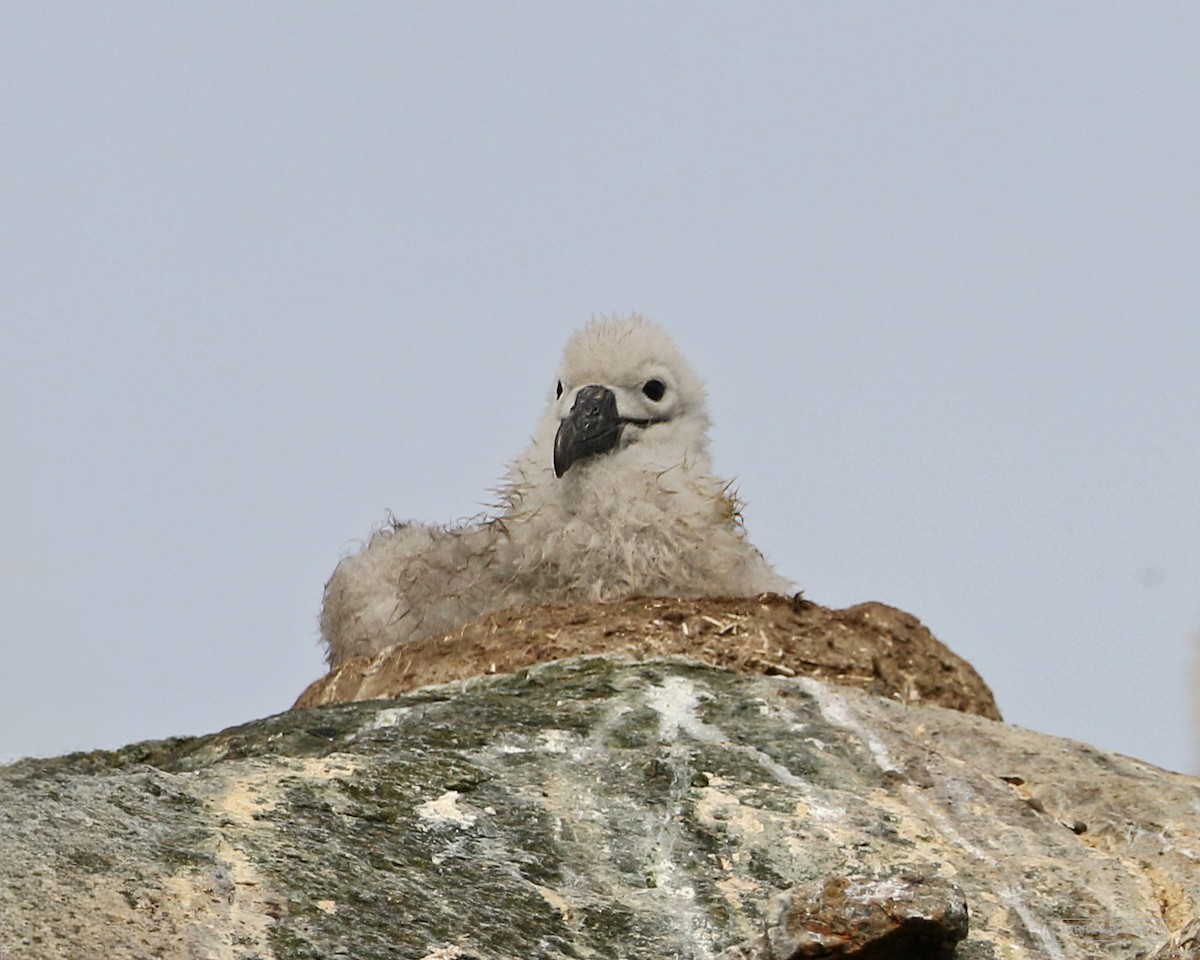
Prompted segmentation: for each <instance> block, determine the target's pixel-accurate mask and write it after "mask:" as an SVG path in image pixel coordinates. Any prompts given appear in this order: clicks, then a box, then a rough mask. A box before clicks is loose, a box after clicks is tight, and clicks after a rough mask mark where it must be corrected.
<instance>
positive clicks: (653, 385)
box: [642, 380, 667, 403]
mask: <svg viewBox="0 0 1200 960" xmlns="http://www.w3.org/2000/svg"><path fill="white" fill-rule="evenodd" d="M666 392H667V387H666V384H664V383H663V382H662V381H661V380H647V381H646V383H645V384H644V385H643V386H642V393H644V394H645V395H646V396H647V397H649V398H650V399H651V400H653V401H654V402H655V403H657V402H658V401H659V400H661V399H662V398H663V394H665V393H666Z"/></svg>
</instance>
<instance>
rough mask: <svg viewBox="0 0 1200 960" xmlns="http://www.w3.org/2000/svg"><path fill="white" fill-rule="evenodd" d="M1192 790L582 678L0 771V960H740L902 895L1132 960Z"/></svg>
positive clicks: (1027, 754) (766, 701) (710, 680)
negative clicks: (942, 897)
mask: <svg viewBox="0 0 1200 960" xmlns="http://www.w3.org/2000/svg"><path fill="white" fill-rule="evenodd" d="M1197 796H1200V793H1198V791H1197V784H1196V781H1193V780H1189V779H1188V778H1183V777H1177V776H1174V775H1171V774H1167V773H1165V772H1163V771H1158V770H1155V769H1154V768H1152V767H1149V766H1147V765H1145V764H1139V763H1137V762H1136V761H1130V760H1127V759H1126V758H1121V757H1115V756H1112V755H1107V754H1101V753H1099V752H1097V751H1095V750H1093V749H1091V748H1086V747H1084V746H1083V745H1080V744H1074V743H1071V742H1069V741H1062V740H1055V739H1053V738H1048V737H1040V736H1038V735H1036V734H1032V733H1029V732H1028V731H1021V730H1017V729H1015V728H1011V727H1006V726H1005V725H1003V724H1000V723H996V722H994V721H990V720H985V719H982V718H978V717H969V716H966V715H963V714H960V713H957V712H953V711H947V710H942V709H939V708H932V707H931V708H909V707H904V706H901V705H899V704H896V703H892V702H889V701H885V700H881V699H878V698H875V697H872V696H869V695H866V694H862V693H857V692H853V691H847V690H841V689H836V688H833V687H828V686H825V685H823V684H821V683H819V682H816V681H812V680H788V679H781V678H766V677H753V676H746V675H740V674H734V673H728V672H725V671H722V670H719V669H715V668H712V667H710V666H703V665H698V664H695V663H690V662H686V661H678V660H668V661H652V662H645V663H631V662H628V661H624V660H619V659H617V660H614V659H607V658H600V657H595V658H580V659H576V660H571V661H562V662H558V663H554V664H549V665H546V666H543V667H537V668H531V669H528V670H523V671H521V672H520V673H518V674H513V675H509V676H500V677H495V678H488V679H477V680H472V681H468V682H459V683H456V684H453V685H448V686H446V687H441V688H436V689H428V690H424V691H418V692H416V693H413V694H409V695H406V696H404V697H402V698H399V699H396V700H388V701H371V702H363V703H349V704H339V705H336V706H329V707H321V708H314V709H310V710H302V711H295V712H291V713H287V714H282V715H280V716H277V717H269V718H267V719H265V720H261V721H257V722H255V723H251V724H245V725H242V726H239V727H236V728H232V729H230V730H226V731H223V732H221V733H218V734H213V735H211V736H207V737H197V738H177V739H173V740H166V741H158V742H154V743H146V744H137V745H133V746H130V747H126V748H123V749H121V750H117V751H110V752H94V753H88V754H75V755H72V756H69V757H61V758H55V759H51V760H26V761H22V762H20V763H18V764H14V765H12V766H9V767H7V768H3V769H0V956H5V960H8V957H12V958H16V957H20V958H22V960H24V958H31V960H42V958H47V960H48V958H53V960H61V958H72V957H80V958H83V957H87V958H91V957H95V956H105V957H111V958H114V960H120V958H126V957H128V958H134V957H138V958H141V957H162V958H174V957H180V958H184V957H186V958H192V957H213V958H237V960H242V958H260V957H275V958H300V957H314V958H316V957H321V958H326V957H339V956H344V957H353V958H356V960H374V958H385V957H386V958H412V960H422V958H424V960H428V958H438V960H454V958H462V957H479V958H514V957H520V958H522V960H525V958H561V957H588V958H590V957H613V958H617V957H646V958H651V957H652V958H655V960H658V958H662V957H669V956H678V957H694V958H707V957H713V956H715V955H716V954H718V953H720V952H721V951H730V953H729V954H728V956H730V957H734V956H736V957H739V958H750V960H757V958H759V957H765V956H766V955H767V954H764V953H762V952H761V950H762V949H766V948H764V947H761V944H765V943H769V942H778V937H776V938H775V940H772V939H771V938H772V937H773V936H775V934H772V933H771V930H772V929H774V928H772V926H771V924H772V923H773V922H776V921H773V920H772V917H774V916H776V915H777V914H779V911H780V909H782V908H780V907H779V906H778V904H779V903H780V900H779V898H780V897H786V896H787V895H788V891H790V890H793V889H796V890H799V889H810V888H812V889H818V890H820V889H825V886H827V885H828V882H829V879H830V878H839V877H850V876H851V875H854V876H858V875H859V874H862V875H864V876H867V875H869V876H871V877H876V878H878V877H886V876H890V875H891V873H894V872H896V871H901V872H904V873H905V875H908V874H910V873H911V874H913V875H919V876H921V877H924V878H927V880H922V881H921V882H922V883H926V882H927V884H928V889H927V890H926V893H925V894H923V896H925V900H924V901H922V902H928V901H929V898H930V897H934V898H936V896H937V895H938V894H937V891H939V890H941V889H943V887H940V886H938V884H948V885H951V886H945V887H944V889H946V890H951V889H953V890H954V891H957V892H956V893H955V894H954V895H955V896H958V895H959V893H958V892H961V894H962V895H963V896H965V899H966V903H967V904H968V905H969V909H970V916H971V931H970V933H969V934H968V936H967V938H966V939H965V940H964V941H963V942H962V943H961V944H959V946H958V953H957V954H956V956H958V957H960V958H969V960H974V958H980V960H982V958H985V957H990V956H1004V955H1006V951H1007V952H1012V951H1015V952H1017V953H1020V954H1021V955H1023V956H1032V957H1037V956H1063V957H1087V956H1094V955H1098V954H1097V953H1096V952H1095V951H1096V947H1097V938H1096V935H1095V932H1094V931H1095V930H1097V929H1100V928H1099V927H1098V926H1093V927H1092V928H1088V927H1087V926H1085V925H1084V924H1081V923H1078V922H1076V918H1079V917H1084V918H1092V919H1093V920H1094V921H1095V922H1096V923H1098V922H1099V921H1098V920H1096V918H1103V920H1104V923H1105V924H1106V926H1105V927H1104V928H1103V929H1104V930H1105V931H1112V930H1117V929H1119V931H1120V936H1121V937H1122V938H1124V939H1123V941H1122V942H1123V944H1124V945H1125V946H1128V947H1129V951H1128V952H1130V953H1132V951H1133V950H1134V949H1136V948H1137V947H1139V946H1141V945H1145V944H1150V943H1152V942H1154V941H1156V940H1162V939H1165V938H1166V936H1167V935H1168V934H1169V933H1170V932H1171V931H1172V930H1175V929H1178V928H1179V927H1181V926H1182V925H1183V923H1184V922H1186V920H1187V919H1188V916H1187V915H1188V913H1189V911H1191V912H1192V913H1195V912H1197V911H1196V903H1197V900H1198V899H1200V879H1198V877H1197V875H1196V872H1195V870H1194V864H1195V860H1194V859H1193V858H1194V857H1195V856H1196V851H1197V850H1200V840H1198V839H1197V828H1196V822H1195V813H1194V811H1195V806H1194V805H1195V804H1196V803H1197V799H1196V798H1197ZM1076 821H1086V823H1087V824H1088V828H1087V830H1086V832H1083V833H1079V832H1077V831H1076V829H1074V828H1073V825H1074V824H1075V823H1076ZM1139 825H1142V826H1144V827H1145V829H1143V830H1142V831H1141V832H1140V833H1139V832H1138V830H1139ZM1122 831H1124V833H1122ZM1121 836H1124V837H1126V838H1128V839H1127V840H1125V841H1121V842H1118V838H1119V837H1121ZM889 871H890V872H889ZM856 882H857V881H856ZM873 882H874V881H873ZM886 882H887V881H886V880H879V881H877V885H878V884H879V883H882V884H884V885H885V886H884V887H883V888H881V889H886ZM822 885H825V886H822ZM842 887H844V888H846V889H852V888H854V885H853V884H852V883H851V882H850V881H849V880H846V881H845V882H844V883H843V884H842ZM830 889H834V888H830ZM837 889H842V888H841V887H839V888H837ZM922 889H925V888H922ZM929 891H932V893H930V892H929ZM947 896H949V894H947ZM822 902H823V903H826V902H833V901H832V900H830V899H829V898H828V897H826V899H825V900H824V901H822ZM773 904H774V905H775V906H772V905H773ZM788 909H789V910H791V911H792V913H790V914H788V916H791V917H793V918H794V917H795V915H796V914H795V910H797V909H799V907H797V906H796V905H795V904H791V905H790V906H788ZM931 909H932V908H931ZM772 911H774V912H772ZM780 915H782V914H780ZM947 915H953V916H954V917H958V916H959V914H958V913H955V912H954V910H949V913H948V914H947ZM956 922H957V921H956ZM1118 923H1119V927H1118V926H1117V924H1118ZM901 933H903V931H901ZM888 935H889V936H890V935H896V936H899V935H901V934H894V933H893V934H888ZM1122 949H1123V948H1122ZM755 951H759V952H758V953H756V952H755Z"/></svg>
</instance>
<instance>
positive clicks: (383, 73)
mask: <svg viewBox="0 0 1200 960" xmlns="http://www.w3.org/2000/svg"><path fill="white" fill-rule="evenodd" d="M1198 49H1200V8H1198V7H1197V6H1196V5H1194V4H1185V3H1155V4H1136V5H1135V4H1125V3H1121V4H1117V3H1091V4H1066V3H1062V4H1054V3H1005V4H991V5H984V4H957V3H938V4H919V3H918V4H903V5H895V4H887V3H875V4H869V3H867V4H834V3H822V4H815V3H804V4H801V3H788V4H784V3H778V4H760V3H745V4H733V3H729V4H719V5H718V4H711V3H693V2H688V3H656V4H644V3H629V4H621V3H606V4H603V5H589V6H584V5H582V4H562V3H541V4H529V3H525V4H521V3H510V4H491V3H479V4H467V3H455V4H433V3H431V4H423V5H416V4H365V3H336V4H334V3H330V4H326V5H314V4H305V3H293V2H289V3H256V4H244V3H240V2H239V3H211V2H208V3H203V4H191V5H177V4H171V5H164V4H158V3H121V4H88V3H82V2H80V3H59V4H55V3H42V2H39V3H21V4H17V3H14V4H6V5H5V6H4V22H3V29H2V30H0V191H2V200H3V203H2V212H0V232H2V233H0V244H2V254H0V317H2V322H3V335H2V340H0V352H2V357H3V359H2V367H0V377H2V381H0V384H2V391H3V392H2V397H0V399H2V407H0V417H2V420H0V423H2V430H3V433H2V438H0V439H2V445H0V458H2V459H0V469H2V488H0V495H2V511H3V519H2V523H3V526H2V528H0V534H2V538H3V564H4V566H3V576H2V578H0V583H2V588H0V589H2V591H3V593H2V595H0V600H2V602H3V618H2V621H0V622H2V623H3V663H2V666H0V757H7V758H10V759H11V758H13V757H16V756H19V755H23V754H54V753H59V752H62V751H66V750H73V749H81V748H90V747H95V746H115V745H118V744H121V743H123V742H127V741H132V740H136V739H145V738H151V737H163V736H168V735H174V734H191V733H204V732H209V731H213V730H216V729H218V728H220V727H223V726H227V725H230V724H234V723H237V722H241V721H245V720H249V719H252V718H256V717H260V716H263V715H266V714H269V713H273V712H277V711H280V710H283V709H285V708H287V707H288V706H289V705H290V704H291V702H292V700H293V699H294V698H295V697H296V696H297V695H298V694H299V693H300V691H301V690H302V689H303V688H304V686H305V685H306V684H307V683H308V682H309V681H311V680H313V679H315V678H316V677H317V676H319V675H320V674H321V672H322V659H321V654H320V651H319V648H318V644H317V626H316V618H317V612H318V608H319V603H320V596H321V588H322V586H323V584H324V581H325V579H326V577H327V576H328V574H329V573H330V571H331V570H332V568H333V566H334V564H335V563H336V561H337V559H338V558H339V556H340V555H342V553H343V552H345V551H346V550H348V549H350V548H351V547H352V545H353V544H354V542H355V540H356V539H358V538H361V537H364V536H365V535H366V534H368V533H369V531H370V530H371V528H372V527H373V525H375V524H376V523H378V522H379V521H380V520H382V519H383V518H384V516H385V515H386V513H387V511H388V510H392V511H394V512H395V513H396V514H397V515H398V516H399V517H402V518H415V519H421V520H451V519H454V518H457V517H463V516H467V515H470V514H474V513H476V512H477V511H478V510H479V509H480V504H481V503H483V502H485V501H486V500H487V499H488V488H489V487H490V486H491V485H492V484H493V483H494V482H495V481H496V480H497V479H498V478H499V476H500V475H501V472H502V470H503V465H504V463H505V461H506V460H508V459H509V458H511V457H513V456H515V455H516V454H517V453H518V452H519V451H520V450H521V449H522V448H523V447H524V445H525V443H526V441H527V440H528V437H529V435H530V433H531V431H532V429H533V426H534V423H535V421H536V419H537V417H538V414H539V412H540V410H541V408H542V404H543V402H544V400H545V398H546V397H547V395H548V391H549V390H550V388H551V387H552V386H553V383H554V371H555V366H556V364H557V362H558V357H559V353H560V351H561V348H562V345H563V343H564V341H565V340H566V338H567V336H568V335H569V333H570V331H571V330H572V329H574V328H575V327H577V326H578V325H579V324H580V323H582V322H583V321H585V320H586V319H587V318H589V317H590V316H592V315H593V314H596V313H603V312H628V311H632V310H639V311H642V312H644V313H645V314H647V315H648V316H650V317H652V318H653V319H656V320H657V321H659V322H660V323H662V324H663V325H665V326H666V327H668V328H669V329H670V330H671V331H672V332H673V333H674V334H675V336H676V338H677V339H678V341H679V342H680V344H681V346H682V347H683V349H684V351H685V353H686V354H687V355H688V356H689V358H690V359H691V361H692V363H693V365H694V366H695V367H696V368H697V369H698V370H699V371H700V373H701V374H702V375H703V376H704V377H705V378H706V379H707V381H708V384H709V388H710V392H711V400H712V407H713V414H714V418H715V422H716V430H715V440H714V444H715V453H716V460H717V466H718V468H719V469H720V471H721V472H722V473H723V474H725V475H736V477H737V478H738V479H739V481H740V486H741V491H742V494H743V495H744V496H745V497H746V498H747V499H748V501H749V507H748V509H747V511H746V518H747V523H748V526H749V530H750V534H751V536H752V538H753V539H754V541H755V542H756V543H757V544H758V545H759V546H760V547H762V548H763V550H764V551H765V552H766V553H767V555H768V556H769V557H770V559H771V560H772V561H774V563H775V564H776V565H777V567H778V568H779V569H780V570H781V571H782V572H784V573H785V574H787V575H789V576H791V577H793V578H794V579H795V580H796V581H797V583H798V584H799V585H800V586H802V587H803V588H804V589H805V591H806V593H807V595H808V596H809V597H810V598H812V599H814V600H816V601H818V602H820V603H824V604H829V605H834V606H843V605H848V604H852V603H856V602H859V601H863V600H880V601H884V602H886V603H891V604H894V605H896V606H899V607H902V608H904V609H906V610H908V611H911V612H912V613H914V614H916V615H917V616H919V617H920V618H921V619H922V620H923V621H924V622H925V623H926V624H927V625H929V627H931V628H932V629H933V631H934V632H935V633H936V634H937V635H938V637H939V638H941V639H942V640H943V641H945V642H946V643H947V644H949V645H950V646H951V647H952V648H953V649H954V650H955V651H957V652H958V653H959V654H961V655H963V656H965V657H966V658H967V659H969V660H970V661H971V662H972V663H973V664H974V665H975V666H976V667H977V668H978V669H979V670H980V672H981V673H982V674H983V676H984V677H985V678H986V679H987V680H988V681H989V683H990V684H991V685H992V687H993V688H994V690H995V692H996V695H997V698H998V699H999V702H1000V705H1001V708H1002V709H1003V711H1004V713H1005V715H1006V717H1007V719H1009V720H1010V721H1013V722H1015V723H1019V724H1022V725H1024V726H1028V727H1032V728H1035V729H1037V730H1041V731H1045V732H1047V733H1054V734H1061V735H1066V736H1070V737H1076V738H1079V739H1082V740H1085V741H1088V742H1090V743H1093V744H1096V745H1098V746H1101V747H1105V748H1109V749H1114V750H1118V751H1121V752H1124V753H1129V754H1132V755H1134V756H1138V757H1142V758H1145V759H1148V760H1151V761H1153V762H1155V763H1158V764H1161V765H1164V766H1167V767H1170V768H1173V769H1184V770H1194V769H1195V767H1196V761H1195V757H1196V754H1197V750H1196V746H1195V743H1194V740H1193V735H1192V732H1191V721H1190V719H1189V711H1190V699H1189V693H1188V683H1189V675H1190V672H1191V670H1192V663H1193V658H1194V656H1195V653H1194V638H1195V636H1196V634H1197V633H1200V440H1198V431H1197V418H1198V414H1200V66H1198V63H1200V61H1198V60H1197V50H1198Z"/></svg>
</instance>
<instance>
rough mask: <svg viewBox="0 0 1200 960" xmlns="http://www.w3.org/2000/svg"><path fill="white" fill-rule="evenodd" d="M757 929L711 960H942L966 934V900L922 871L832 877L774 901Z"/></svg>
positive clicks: (955, 888) (954, 888)
mask: <svg viewBox="0 0 1200 960" xmlns="http://www.w3.org/2000/svg"><path fill="white" fill-rule="evenodd" d="M764 927H765V929H764V931H763V933H762V935H761V936H759V937H757V938H755V939H754V940H751V941H747V942H745V943H742V944H738V945H737V946H734V947H730V948H729V949H728V950H725V951H723V952H722V953H721V954H720V956H719V957H718V960H742V958H757V957H787V958H792V960H805V958H835V957H836V958H845V960H852V958H853V960H869V958H872V957H875V958H880V960H885V958H887V957H904V958H907V960H948V958H950V957H952V956H953V955H954V948H955V947H956V946H957V945H958V942H959V941H960V940H962V938H963V937H965V936H966V935H967V901H966V897H964V896H963V892H962V890H960V889H959V888H958V886H957V884H954V883H951V882H950V881H948V880H942V879H941V878H939V877H937V876H934V875H932V873H931V872H930V871H924V872H918V871H913V870H907V869H903V870H892V871H889V872H888V873H887V874H886V875H885V876H870V877H854V878H853V879H850V878H847V877H844V876H836V877H829V878H827V879H825V880H816V881H811V882H809V883H807V884H801V885H799V886H797V887H794V888H792V889H791V890H789V891H787V892H785V893H781V894H778V895H776V896H775V897H774V898H773V899H772V901H771V905H770V906H769V907H768V908H767V915H766V919H765V922H764Z"/></svg>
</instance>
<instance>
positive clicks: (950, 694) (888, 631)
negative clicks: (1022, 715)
mask: <svg viewBox="0 0 1200 960" xmlns="http://www.w3.org/2000/svg"><path fill="white" fill-rule="evenodd" d="M598 653H603V654H615V653H623V654H630V655H633V656H636V657H639V658H646V657H656V656H667V655H683V656H688V657H691V658H693V659H697V660H702V661H704V662H706V663H711V664H713V665H715V666H719V667H727V668H729V669H731V670H736V671H738V672H740V673H759V674H768V675H780V676H789V677H792V676H797V675H803V676H810V677H816V678H818V679H822V680H828V681H830V682H833V683H839V684H845V685H847V686H852V687H858V688H859V689H862V690H869V691H870V692H871V693H874V694H877V695H878V696H881V697H890V698H892V699H893V700H898V701H900V702H901V703H909V704H913V703H935V704H937V705H939V706H943V707H950V708H952V709H955V710H965V711H966V712H968V713H977V714H979V715H980V716H983V717H991V718H992V719H994V720H999V719H1000V711H999V710H998V709H997V707H996V701H995V699H994V698H993V697H992V691H991V690H989V689H988V686H987V684H986V683H984V682H983V679H982V678H981V677H980V676H979V674H977V673H976V672H975V670H974V668H972V666H971V665H970V664H969V663H967V662H966V661H965V660H963V659H962V658H961V657H958V656H956V655H955V654H954V653H953V652H952V651H950V650H949V649H948V648H947V647H945V646H944V645H942V644H941V643H939V642H938V640H937V639H936V638H935V637H934V636H933V634H931V633H930V632H929V631H928V630H927V629H926V628H925V627H924V626H923V625H922V624H921V622H920V621H919V620H918V619H917V618H916V617H914V616H912V615H910V614H907V613H904V612H903V611H902V610H897V609H895V608H894V607H889V606H886V605H884V604H882V603H863V604H859V605H858V606H854V607H850V608H849V609H846V610H830V609H827V608H826V607H822V606H818V605H817V604H815V603H810V602H809V601H807V600H804V599H802V598H800V597H799V596H797V597H794V598H790V599H789V598H785V597H780V596H776V595H774V594H763V595H762V596H760V597H749V598H739V599H712V598H700V599H691V600H676V599H661V598H645V597H639V598H635V599H633V600H625V601H619V602H616V603H592V604H577V605H573V606H567V607H558V606H526V607H515V608H512V609H509V610H501V611H499V612H497V613H492V614H488V615H485V616H482V617H478V618H477V619H475V620H470V621H468V622H467V623H465V624H463V625H462V626H461V627H458V628H456V629H454V630H451V631H449V632H448V633H444V634H441V635H439V636H436V637H428V638H426V639H424V640H420V641H417V642H416V643H407V644H404V645H402V646H396V647H392V648H390V649H388V650H384V651H383V652H381V653H379V654H377V655H376V656H374V657H372V658H362V659H358V660H350V661H348V662H346V663H344V664H343V665H342V666H341V667H339V668H338V669H336V670H333V671H332V672H331V673H330V674H329V675H328V676H326V677H323V678H322V679H320V680H318V681H316V682H315V683H313V684H312V685H311V686H310V687H309V688H308V689H307V690H306V691H305V692H304V693H303V694H302V695H301V697H300V699H299V700H298V701H297V702H296V706H297V707H312V706H317V705H319V704H324V703H342V702H346V701H351V700H367V699H371V698H374V697H394V696H398V695H399V694H402V693H407V692H408V691H410V690H415V689H417V688H419V687H424V686H428V685H429V684H433V683H444V682H446V681H448V680H461V679H464V678H466V677H474V676H478V675H481V674H494V673H510V672H512V671H513V670H519V669H521V668H522V667H528V666H530V665H532V664H535V663H545V662H547V661H550V660H559V659H563V658H566V657H576V656H581V655H584V654H598Z"/></svg>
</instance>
